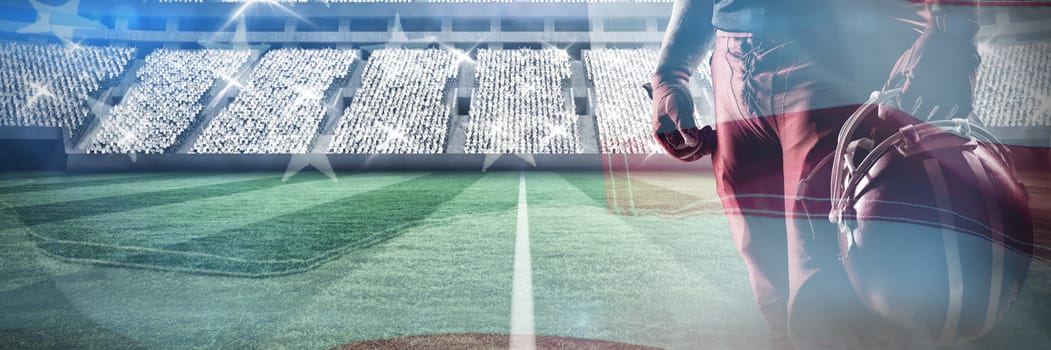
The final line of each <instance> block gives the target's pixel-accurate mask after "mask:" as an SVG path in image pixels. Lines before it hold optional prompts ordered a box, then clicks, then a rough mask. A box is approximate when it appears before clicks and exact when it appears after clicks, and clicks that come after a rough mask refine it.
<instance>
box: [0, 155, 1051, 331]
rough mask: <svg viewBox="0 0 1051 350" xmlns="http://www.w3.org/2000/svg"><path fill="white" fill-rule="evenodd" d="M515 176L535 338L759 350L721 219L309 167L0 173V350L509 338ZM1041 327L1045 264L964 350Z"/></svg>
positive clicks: (552, 179)
mask: <svg viewBox="0 0 1051 350" xmlns="http://www.w3.org/2000/svg"><path fill="white" fill-rule="evenodd" d="M520 176H524V181H525V185H526V189H527V190H526V193H525V198H526V201H527V203H528V210H527V215H528V224H529V225H528V226H529V228H528V235H529V241H528V242H529V245H530V257H531V271H532V291H533V292H532V294H533V304H534V305H535V306H534V315H533V318H534V323H535V331H536V333H537V334H540V335H559V336H570V337H578V338H588V339H600V340H608V341H615V342H623V343H630V344H641V345H649V346H656V347H663V348H672V349H754V348H761V347H762V345H763V343H764V340H763V339H764V337H765V333H764V330H763V325H762V321H761V319H760V316H759V312H758V310H757V308H756V306H755V304H754V302H753V301H752V297H751V289H750V287H749V284H748V276H747V272H746V270H745V267H744V264H743V262H742V261H741V259H740V258H739V257H738V255H737V253H736V251H735V249H734V246H733V242H732V240H731V238H730V235H729V232H728V227H727V224H726V220H725V217H723V216H722V215H721V214H719V213H718V211H711V210H702V211H700V212H699V214H696V215H673V216H660V215H636V216H624V215H618V214H617V211H611V210H610V209H609V208H607V205H608V202H607V184H606V178H605V177H604V176H603V174H601V173H597V172H596V173H548V172H532V173H525V174H524V175H520V173H515V172H495V173H484V174H482V173H342V174H339V180H338V181H336V182H332V181H329V179H327V178H326V177H324V176H322V175H320V174H316V173H312V172H310V173H302V174H299V175H297V176H294V177H292V178H291V179H290V180H289V181H288V182H282V181H281V174H276V173H239V174H106V175H62V174H49V173H32V174H0V348H18V349H24V348H60V349H74V348H75V349H90V348H98V349H114V348H199V349H216V348H232V349H260V348H267V349H269V348H275V349H327V348H331V347H334V346H337V345H340V344H344V343H348V342H354V341H363V340H372V339H386V338H394V337H400V336H409V335H428V334H446V333H500V334H504V333H509V332H510V325H511V319H512V286H513V285H514V283H515V282H514V275H515V266H514V256H515V244H516V242H515V240H516V230H518V229H519V222H518V211H519V195H520V194H519V185H520ZM669 181H671V182H674V181H680V180H674V179H673V180H667V179H665V180H654V181H649V182H646V181H639V182H637V183H634V185H635V188H634V191H636V192H640V191H641V192H647V191H650V192H655V193H663V192H661V191H671V192H675V191H674V190H671V189H669V187H673V186H668V183H669ZM688 187H689V188H683V189H682V190H681V191H680V192H682V193H680V194H681V196H680V197H681V198H686V199H683V200H684V201H687V202H688V201H689V200H692V199H696V198H703V197H704V193H706V192H707V193H710V192H711V191H713V189H712V188H711V182H710V179H707V178H704V177H703V176H702V177H698V178H697V179H695V180H693V182H689V183H688ZM684 203H685V202H684ZM676 205H679V204H676ZM708 209H711V208H708ZM1048 330H1051V267H1049V266H1047V264H1045V263H1037V264H1035V265H1034V266H1033V271H1032V272H1031V278H1030V280H1029V283H1028V285H1027V287H1026V289H1025V290H1024V291H1023V293H1022V297H1021V300H1019V302H1018V303H1016V305H1015V306H1014V308H1013V309H1012V311H1011V312H1010V313H1009V314H1008V318H1007V319H1006V320H1004V321H1003V322H1002V323H1001V325H1000V326H999V327H998V328H997V329H996V330H994V331H993V332H992V333H991V334H989V335H988V336H986V337H984V338H982V339H979V340H978V341H976V342H974V343H971V344H967V345H965V346H961V347H959V348H961V349H986V348H1027V349H1031V348H1033V347H1034V346H1036V347H1039V346H1045V347H1047V348H1051V334H1049V333H1051V331H1048Z"/></svg>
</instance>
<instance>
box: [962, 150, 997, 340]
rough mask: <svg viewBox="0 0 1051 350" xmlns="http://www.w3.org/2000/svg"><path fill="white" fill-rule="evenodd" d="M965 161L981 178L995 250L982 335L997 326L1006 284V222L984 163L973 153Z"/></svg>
mask: <svg viewBox="0 0 1051 350" xmlns="http://www.w3.org/2000/svg"><path fill="white" fill-rule="evenodd" d="M964 159H966V160H967V164H968V165H970V166H971V171H972V172H974V174H975V175H976V176H978V177H979V179H978V180H979V183H980V185H981V186H982V193H983V194H984V197H985V211H986V212H987V213H989V228H991V229H992V230H991V231H992V232H990V237H989V239H990V241H991V242H990V244H991V245H992V249H993V252H992V255H993V256H992V271H990V273H991V275H990V276H989V305H988V306H987V307H986V309H985V321H984V322H983V323H982V333H985V332H987V331H989V330H990V329H991V328H993V326H995V325H996V321H997V320H996V318H997V315H998V314H999V311H1000V310H999V309H1000V294H1001V293H1002V289H1003V283H1004V237H1003V234H1004V232H1003V231H1004V221H1003V213H1002V212H1001V211H1000V205H999V203H998V202H997V198H996V186H993V183H992V179H990V178H989V173H988V172H986V169H985V166H983V165H982V161H981V160H979V159H978V157H977V156H975V154H974V153H972V152H965V153H964Z"/></svg>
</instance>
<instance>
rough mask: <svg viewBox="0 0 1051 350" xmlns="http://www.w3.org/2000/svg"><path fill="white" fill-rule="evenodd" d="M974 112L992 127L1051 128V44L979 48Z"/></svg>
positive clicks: (997, 45)
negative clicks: (980, 61)
mask: <svg viewBox="0 0 1051 350" xmlns="http://www.w3.org/2000/svg"><path fill="white" fill-rule="evenodd" d="M978 52H979V54H980V55H981V57H982V63H981V65H980V66H979V68H978V84H977V87H976V89H975V92H974V97H975V98H974V107H975V108H974V110H975V113H976V114H977V116H978V117H979V118H980V119H982V121H984V122H985V124H986V125H988V126H994V127H1030V126H1042V127H1046V126H1051V42H1047V41H1043V42H1032V43H1016V44H985V45H979V46H978Z"/></svg>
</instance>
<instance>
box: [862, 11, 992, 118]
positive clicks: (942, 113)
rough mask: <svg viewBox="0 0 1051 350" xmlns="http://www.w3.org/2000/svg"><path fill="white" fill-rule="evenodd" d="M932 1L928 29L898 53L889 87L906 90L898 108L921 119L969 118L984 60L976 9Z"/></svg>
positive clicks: (886, 85)
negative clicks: (977, 41)
mask: <svg viewBox="0 0 1051 350" xmlns="http://www.w3.org/2000/svg"><path fill="white" fill-rule="evenodd" d="M928 6H934V7H932V8H930V10H931V12H930V16H929V18H928V20H927V23H926V25H925V26H924V29H923V33H922V34H921V35H920V37H919V38H918V39H916V42H914V43H913V45H912V47H910V48H909V49H908V50H906V51H905V53H904V54H903V55H902V56H901V57H900V58H898V61H897V63H895V65H894V68H893V69H892V70H891V74H890V77H889V79H888V80H887V82H886V84H884V86H883V90H884V91H888V90H892V89H900V90H901V95H900V98H899V100H898V101H897V102H898V105H899V106H897V108H898V109H900V110H902V111H904V112H906V113H909V114H910V115H912V116H913V117H915V118H917V119H919V120H920V121H927V120H942V119H951V118H964V117H967V116H968V115H969V114H970V113H971V110H972V99H973V94H974V86H975V75H976V72H977V69H978V63H979V62H980V61H981V59H980V58H979V56H978V49H977V47H976V46H975V44H974V35H975V33H977V31H978V24H977V22H975V20H974V18H972V17H971V16H972V15H971V14H970V13H969V12H967V11H970V10H971V9H967V8H961V7H956V8H941V7H937V6H938V5H928ZM881 115H886V111H881Z"/></svg>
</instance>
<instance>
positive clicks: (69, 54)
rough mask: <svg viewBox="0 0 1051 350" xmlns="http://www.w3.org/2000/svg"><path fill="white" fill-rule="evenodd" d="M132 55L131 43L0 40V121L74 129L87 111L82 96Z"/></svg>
mask: <svg viewBox="0 0 1051 350" xmlns="http://www.w3.org/2000/svg"><path fill="white" fill-rule="evenodd" d="M134 55H135V49H134V48H130V47H116V46H80V45H61V44H48V45H35V44H26V43H17V42H4V43H2V44H0V67H3V68H2V69H0V111H2V115H0V126H41V127H67V128H68V130H69V132H70V134H71V135H72V134H73V133H76V132H77V130H79V129H80V128H81V126H82V125H83V124H84V121H85V120H86V119H87V117H88V113H89V109H88V106H87V105H86V104H85V102H84V100H85V98H84V97H86V96H94V95H95V94H96V93H98V92H99V91H101V90H102V89H103V84H104V83H106V82H107V81H111V80H115V79H116V78H117V77H118V76H119V75H120V73H121V72H122V71H123V70H124V67H125V66H126V65H127V64H128V62H130V61H131V59H132V58H133V57H134ZM96 97H97V96H96Z"/></svg>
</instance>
